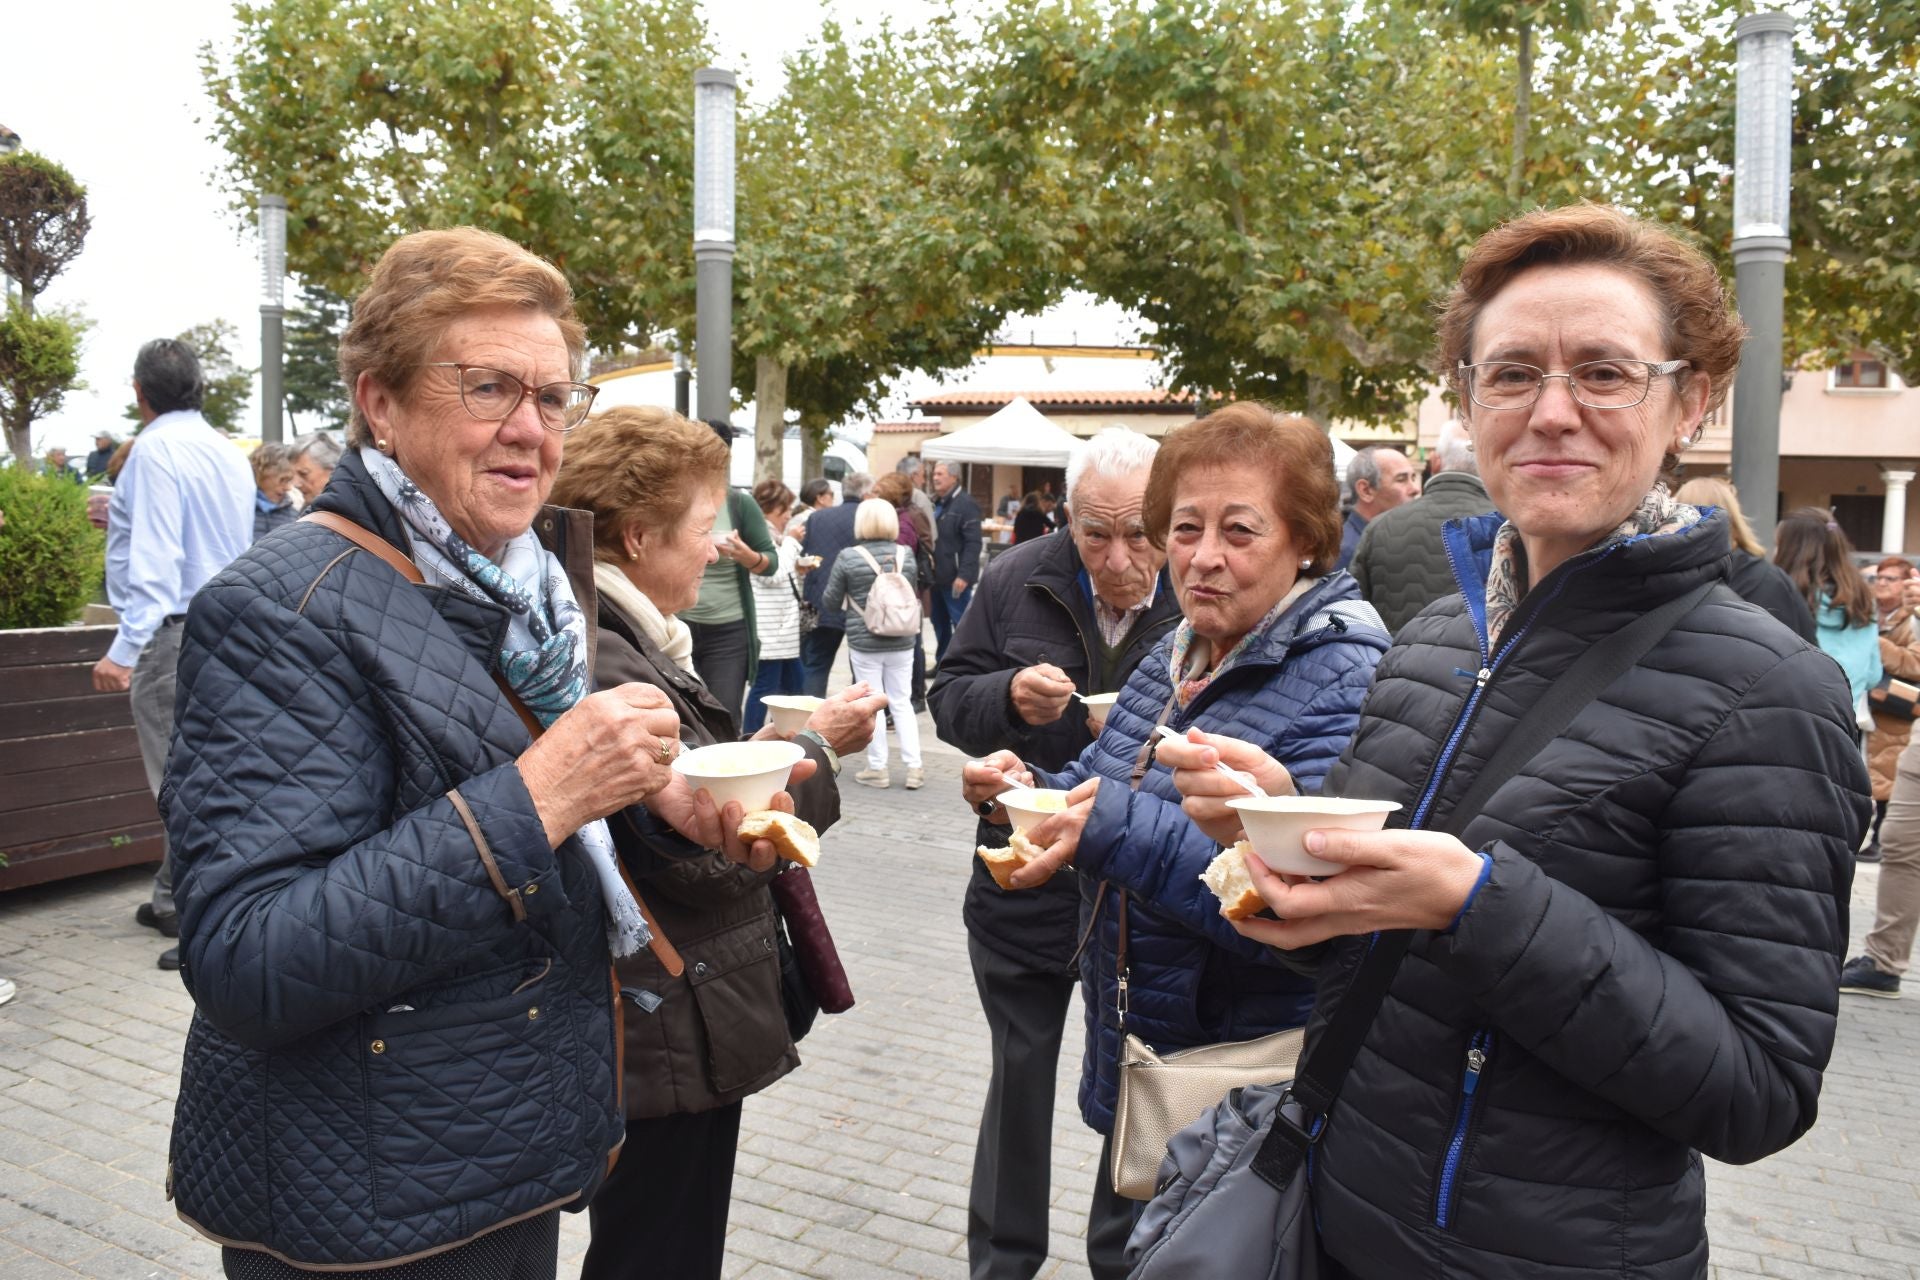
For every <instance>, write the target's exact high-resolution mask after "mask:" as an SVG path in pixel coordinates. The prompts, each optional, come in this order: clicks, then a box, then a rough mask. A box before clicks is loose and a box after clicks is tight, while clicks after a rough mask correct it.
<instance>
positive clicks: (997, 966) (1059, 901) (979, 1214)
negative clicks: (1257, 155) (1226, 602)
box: [927, 427, 1180, 1280]
mask: <svg viewBox="0 0 1920 1280" xmlns="http://www.w3.org/2000/svg"><path fill="white" fill-rule="evenodd" d="M1157 449H1158V446H1157V445H1156V444H1155V443H1154V442H1153V441H1152V440H1150V439H1148V438H1147V437H1145V436H1142V435H1137V434H1135V433H1133V432H1131V431H1127V430H1124V429H1122V428H1118V427H1113V428H1109V429H1107V430H1105V431H1102V432H1100V433H1099V434H1098V435H1096V436H1094V437H1093V438H1092V439H1091V440H1089V441H1087V442H1086V444H1084V445H1082V446H1081V447H1080V448H1079V450H1077V451H1076V452H1075V454H1074V457H1073V460H1072V462H1071V463H1070V464H1069V466H1068V467H1067V503H1068V506H1069V508H1070V509H1071V511H1072V513H1073V515H1072V521H1071V523H1070V524H1069V526H1068V534H1069V536H1068V537H1064V538H1058V537H1055V538H1035V539H1032V540H1031V541H1028V542H1023V543H1020V544H1019V545H1017V546H1014V547H1012V548H1010V549H1009V550H1007V551H1006V552H1004V553H1003V554H1001V555H1000V556H999V557H998V558H997V559H995V560H994V562H993V564H992V566H991V568H990V570H989V572H988V573H987V575H986V577H985V578H984V579H983V581H982V582H981V584H980V589H979V599H977V600H975V601H974V603H973V607H972V608H970V609H968V610H967V612H966V613H965V614H964V615H963V616H962V617H961V618H960V621H959V625H958V626H957V627H956V629H955V631H954V633H953V641H952V644H951V645H950V646H949V648H948V649H947V656H946V660H945V661H944V662H942V663H941V664H940V671H939V674H938V675H937V676H936V678H935V680H934V684H933V688H932V690H931V691H930V692H929V693H928V696H927V700H928V702H929V703H930V704H931V705H932V708H933V723H934V727H935V729H936V730H937V731H938V733H939V735H940V738H941V740H942V741H945V742H949V743H952V744H953V745H954V746H957V747H959V748H960V749H961V750H963V751H965V752H967V753H968V754H969V755H973V756H984V755H987V754H989V753H991V752H994V751H997V750H1000V749H1002V748H1009V749H1011V750H1013V751H1016V752H1018V753H1019V755H1020V758H1021V759H1022V760H1025V761H1027V762H1028V763H1030V764H1033V765H1036V766H1038V767H1041V768H1048V769H1052V768H1059V767H1061V766H1064V765H1065V764H1066V763H1067V761H1069V760H1071V759H1073V758H1074V757H1075V756H1078V755H1079V754H1080V752H1081V750H1082V748H1084V747H1085V746H1086V745H1087V744H1088V743H1089V742H1091V741H1092V740H1093V736H1094V734H1096V733H1098V732H1099V729H1100V722H1099V720H1098V719H1096V718H1095V717H1094V716H1092V715H1091V714H1089V712H1088V711H1087V709H1086V707H1085V706H1084V705H1083V704H1081V703H1078V702H1075V701H1073V694H1074V693H1075V692H1076V691H1078V692H1080V693H1106V692H1112V691H1115V690H1118V689H1119V688H1120V686H1121V685H1123V684H1124V683H1126V679H1127V676H1128V675H1130V674H1131V673H1132V671H1133V669H1134V667H1135V665H1136V664H1138V663H1139V661H1140V660H1141V659H1142V658H1143V657H1145V656H1146V655H1147V654H1148V653H1149V652H1151V651H1152V649H1153V647H1154V645H1155V644H1156V643H1157V642H1158V641H1159V640H1160V639H1161V638H1162V637H1163V636H1165V635H1166V634H1167V633H1168V632H1169V631H1170V630H1172V628H1173V626H1174V624H1175V623H1177V622H1178V621H1179V620H1180V607H1179V604H1178V603H1177V602H1176V601H1175V599H1174V595H1173V590H1172V588H1171V586H1170V585H1169V584H1168V583H1167V580H1166V575H1165V573H1164V571H1163V566H1164V564H1165V560H1166V557H1165V555H1164V553H1162V552H1160V551H1158V550H1156V549H1155V548H1154V546H1153V544H1152V543H1151V542H1149V541H1148V539H1147V531H1146V524H1145V522H1144V520H1143V519H1142V516H1141V507H1142V504H1143V503H1144V501H1145V498H1146V491H1147V473H1148V472H1149V471H1150V470H1151V469H1152V466H1153V455H1154V453H1155V451H1156V450H1157ZM1008 837H1009V832H1008V829H1007V828H1005V827H996V826H992V825H990V824H989V823H987V822H986V821H985V820H984V819H983V820H982V822H981V823H980V828H979V831H978V833H977V839H978V841H979V843H981V844H987V845H994V846H1000V845H1004V844H1006V843H1007V840H1008ZM963 914H964V916H965V918H966V922H967V934H968V937H967V950H968V953H969V955H970V956H971V957H972V960H973V976H974V985H975V987H976V988H977V989H978V990H979V993H980V1004H981V1007H982V1008H983V1009H984V1010H985V1012H986V1017H987V1027H988V1030H989V1031H990V1032H991V1034H992V1038H993V1074H992V1077H991V1078H990V1080H989V1081H988V1085H987V1098H986V1105H985V1109H984V1111H983V1114H982V1116H981V1119H980V1137H979V1141H978V1143H977V1145H976V1146H975V1148H974V1162H973V1186H972V1191H971V1194H970V1196H969V1200H968V1217H967V1255H968V1265H969V1274H970V1275H971V1277H972V1278H973V1280H1028V1277H1031V1276H1033V1275H1034V1274H1035V1273H1036V1272H1037V1271H1038V1270H1039V1268H1040V1267H1041V1265H1042V1264H1044V1263H1045V1261H1046V1257H1047V1206H1048V1204H1049V1202H1050V1201H1051V1198H1052V1197H1051V1188H1050V1186H1049V1171H1050V1170H1051V1168H1052V1160H1051V1149H1050V1148H1051V1141H1052V1133H1053V1094H1054V1068H1055V1065H1056V1064H1057V1063H1058V1061H1059V1057H1060V1038H1061V1035H1062V1033H1063V1031H1064V1030H1065V1027H1066V1017H1067V1003H1068V997H1069V996H1070V995H1071V994H1072V992H1073V988H1074V985H1075V977H1074V974H1073V969H1072V965H1073V953H1074V942H1075V940H1076V937H1077V933H1078V926H1079V919H1080V895H1079V890H1078V888H1077V887H1076V885H1075V884H1074V881H1073V877H1071V876H1056V877H1054V879H1052V880H1050V881H1048V882H1047V883H1046V884H1045V885H1043V886H1041V887H1040V888H1037V889H1025V890H1022V891H1020V892H1017V893H1008V892H1004V891H1002V890H1001V889H1000V887H999V886H998V885H997V884H995V883H994V881H993V878H992V877H991V876H989V875H988V874H987V871H986V867H985V866H984V864H981V863H979V862H978V861H977V860H976V862H975V865H974V868H973V880H972V883H971V884H969V885H968V888H967V899H966V906H965V908H964V911H963ZM1131 1225H1132V1206H1131V1202H1128V1201H1120V1200H1118V1199H1117V1198H1116V1197H1111V1196H1109V1197H1107V1198H1106V1200H1105V1202H1102V1201H1099V1200H1096V1202H1095V1203H1094V1205H1093V1207H1092V1211H1091V1213H1090V1215H1089V1222H1088V1230H1087V1258H1088V1262H1089V1264H1090V1265H1091V1266H1092V1268H1093V1273H1094V1275H1095V1276H1097V1277H1106V1276H1112V1275H1124V1274H1126V1266H1125V1263H1124V1261H1123V1260H1122V1258H1121V1253H1122V1250H1123V1249H1124V1248H1125V1245H1126V1240H1127V1234H1128V1231H1129V1229H1130V1228H1131Z"/></svg>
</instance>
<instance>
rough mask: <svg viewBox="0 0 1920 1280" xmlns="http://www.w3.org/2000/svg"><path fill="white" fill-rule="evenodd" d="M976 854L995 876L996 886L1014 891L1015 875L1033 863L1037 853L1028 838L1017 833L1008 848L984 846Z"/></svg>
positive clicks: (989, 872)
mask: <svg viewBox="0 0 1920 1280" xmlns="http://www.w3.org/2000/svg"><path fill="white" fill-rule="evenodd" d="M974 852H976V853H977V854H979V855H980V861H982V862H984V863H986V864H987V872H988V874H990V875H992V876H993V882H994V883H995V884H997V885H999V886H1000V887H1001V888H1002V889H1012V888H1013V887H1014V886H1013V873H1014V872H1016V871H1018V870H1019V869H1020V868H1022V867H1024V866H1026V865H1027V863H1029V862H1030V861H1032V860H1033V855H1034V853H1035V852H1036V851H1035V849H1034V847H1033V846H1032V845H1031V844H1028V843H1027V837H1026V836H1025V835H1024V834H1022V833H1021V832H1018V831H1016V832H1014V833H1013V839H1012V840H1011V841H1009V842H1008V844H1007V847H1006V848H1004V849H990V848H988V847H987V846H986V845H984V844H983V845H981V846H980V847H979V848H978V849H976V850H975V851H974Z"/></svg>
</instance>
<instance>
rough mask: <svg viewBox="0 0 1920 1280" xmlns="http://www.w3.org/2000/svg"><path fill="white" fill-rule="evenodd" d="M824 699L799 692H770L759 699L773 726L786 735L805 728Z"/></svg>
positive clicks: (791, 734) (790, 735)
mask: <svg viewBox="0 0 1920 1280" xmlns="http://www.w3.org/2000/svg"><path fill="white" fill-rule="evenodd" d="M825 701H826V699H825V698H810V697H808V696H807V695H805V694H801V693H770V694H768V695H766V696H765V697H764V698H762V699H760V702H761V704H762V705H763V706H765V707H766V709H767V714H768V715H769V716H771V717H772V718H773V727H774V728H775V729H777V730H779V731H780V732H781V733H784V734H786V735H787V736H788V737H792V736H793V735H794V734H796V733H798V732H800V731H801V730H802V729H804V728H806V727H807V721H808V720H810V719H812V718H813V713H814V712H816V711H818V710H819V709H820V704H821V703H823V702H825Z"/></svg>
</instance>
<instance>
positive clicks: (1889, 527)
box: [1880, 467, 1914, 556]
mask: <svg viewBox="0 0 1920 1280" xmlns="http://www.w3.org/2000/svg"><path fill="white" fill-rule="evenodd" d="M1913 476H1914V473H1913V472H1912V471H1895V470H1894V469H1893V468H1892V467H1882V468H1880V478H1881V479H1883V480H1885V481H1886V482H1887V510H1886V514H1885V515H1883V516H1882V517H1881V520H1880V553H1881V554H1882V555H1889V556H1897V555H1901V554H1903V550H1902V544H1903V543H1904V542H1906V540H1907V486H1908V485H1910V484H1912V483H1913Z"/></svg>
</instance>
